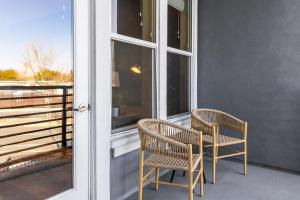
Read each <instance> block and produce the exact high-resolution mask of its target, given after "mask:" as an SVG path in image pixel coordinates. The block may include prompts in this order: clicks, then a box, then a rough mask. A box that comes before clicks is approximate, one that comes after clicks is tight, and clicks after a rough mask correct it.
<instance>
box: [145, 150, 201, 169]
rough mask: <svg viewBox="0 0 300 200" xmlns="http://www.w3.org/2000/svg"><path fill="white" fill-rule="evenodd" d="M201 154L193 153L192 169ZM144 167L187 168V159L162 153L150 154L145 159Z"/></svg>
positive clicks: (194, 167)
mask: <svg viewBox="0 0 300 200" xmlns="http://www.w3.org/2000/svg"><path fill="white" fill-rule="evenodd" d="M200 159H201V156H200V155H199V154H194V155H193V171H194V170H195V169H196V167H197V166H198V164H199V162H200ZM145 166H146V167H158V168H165V169H175V170H185V171H187V170H188V160H184V159H180V158H175V157H171V156H166V155H162V154H152V155H151V156H149V157H148V158H147V159H146V160H145Z"/></svg>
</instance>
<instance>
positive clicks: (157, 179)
mask: <svg viewBox="0 0 300 200" xmlns="http://www.w3.org/2000/svg"><path fill="white" fill-rule="evenodd" d="M159 171H160V170H159V168H158V167H157V168H156V183H155V189H156V190H158V181H159Z"/></svg>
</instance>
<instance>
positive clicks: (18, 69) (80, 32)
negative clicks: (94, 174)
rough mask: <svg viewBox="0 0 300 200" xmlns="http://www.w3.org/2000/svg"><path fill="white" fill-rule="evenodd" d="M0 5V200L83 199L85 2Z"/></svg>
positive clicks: (27, 0) (20, 0)
mask: <svg viewBox="0 0 300 200" xmlns="http://www.w3.org/2000/svg"><path fill="white" fill-rule="evenodd" d="M0 5H1V6H0V27H1V28H0V44H1V45H0V199H4V200H5V199H8V200H23V199H34V200H38V199H41V200H42V199H48V198H50V199H74V200H76V199H80V200H83V199H88V191H89V190H88V189H89V188H88V185H89V184H88V180H89V179H88V176H89V164H88V162H89V159H88V157H89V152H88V148H89V143H88V140H89V129H88V126H89V120H88V116H89V112H88V108H89V106H88V103H89V92H88V91H89V84H88V79H89V55H88V53H89V3H88V1H86V0H10V1H7V0H0ZM79 8H80V9H79Z"/></svg>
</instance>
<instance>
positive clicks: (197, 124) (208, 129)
mask: <svg viewBox="0 0 300 200" xmlns="http://www.w3.org/2000/svg"><path fill="white" fill-rule="evenodd" d="M196 111H197V110H194V111H193V112H192V128H193V129H195V130H198V131H200V130H201V131H203V132H204V133H205V134H210V135H212V132H213V126H214V124H212V123H209V122H207V121H205V120H203V119H201V117H200V116H198V115H197V113H196Z"/></svg>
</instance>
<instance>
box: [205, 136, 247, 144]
mask: <svg viewBox="0 0 300 200" xmlns="http://www.w3.org/2000/svg"><path fill="white" fill-rule="evenodd" d="M203 142H207V143H213V137H212V136H211V135H203ZM243 142H244V140H242V139H239V138H234V137H230V136H226V135H221V134H219V135H218V137H217V143H218V144H219V145H220V146H226V145H232V144H239V143H243Z"/></svg>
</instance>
